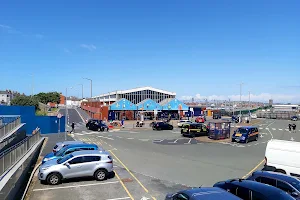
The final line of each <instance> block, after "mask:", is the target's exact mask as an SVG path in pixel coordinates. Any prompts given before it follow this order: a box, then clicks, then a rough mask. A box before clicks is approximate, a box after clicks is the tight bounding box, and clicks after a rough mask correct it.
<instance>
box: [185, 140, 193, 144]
mask: <svg viewBox="0 0 300 200" xmlns="http://www.w3.org/2000/svg"><path fill="white" fill-rule="evenodd" d="M191 141H192V139H189V142H188V143H184V144H191Z"/></svg>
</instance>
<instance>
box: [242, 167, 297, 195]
mask: <svg viewBox="0 0 300 200" xmlns="http://www.w3.org/2000/svg"><path fill="white" fill-rule="evenodd" d="M247 180H251V181H257V182H260V183H264V184H268V185H272V186H274V187H277V188H279V189H281V190H283V191H285V192H287V193H289V194H290V195H291V196H293V197H295V198H297V199H300V180H299V179H297V178H295V177H292V176H288V175H285V174H281V173H277V172H268V171H256V172H253V173H252V175H251V176H249V177H248V178H247Z"/></svg>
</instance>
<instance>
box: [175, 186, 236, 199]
mask: <svg viewBox="0 0 300 200" xmlns="http://www.w3.org/2000/svg"><path fill="white" fill-rule="evenodd" d="M181 192H182V193H184V194H187V195H188V196H189V197H190V200H198V199H206V200H219V199H222V200H223V199H224V200H240V198H239V197H237V196H235V195H233V194H231V193H229V192H227V191H225V190H223V189H221V188H218V187H210V188H195V189H189V190H184V191H181Z"/></svg>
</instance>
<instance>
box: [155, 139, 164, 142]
mask: <svg viewBox="0 0 300 200" xmlns="http://www.w3.org/2000/svg"><path fill="white" fill-rule="evenodd" d="M162 141H164V140H160V139H155V140H153V142H162Z"/></svg>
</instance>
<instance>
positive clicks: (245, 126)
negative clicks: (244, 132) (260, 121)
mask: <svg viewBox="0 0 300 200" xmlns="http://www.w3.org/2000/svg"><path fill="white" fill-rule="evenodd" d="M240 128H257V127H256V126H242V127H240Z"/></svg>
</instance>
